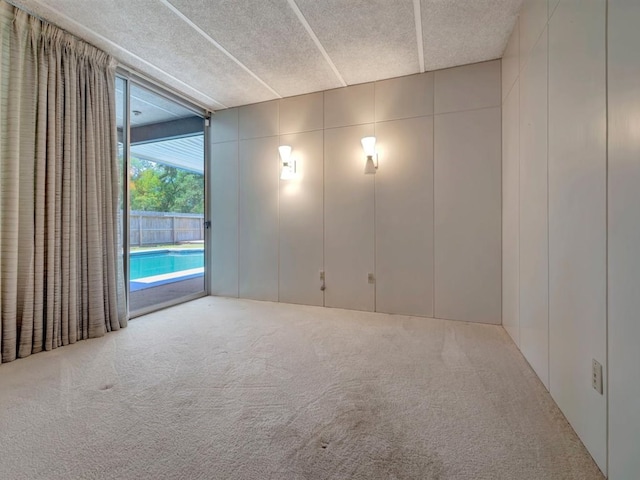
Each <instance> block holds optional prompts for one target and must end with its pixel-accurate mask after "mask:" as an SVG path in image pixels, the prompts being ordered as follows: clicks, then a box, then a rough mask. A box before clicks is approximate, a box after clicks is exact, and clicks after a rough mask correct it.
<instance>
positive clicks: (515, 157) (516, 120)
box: [502, 79, 520, 345]
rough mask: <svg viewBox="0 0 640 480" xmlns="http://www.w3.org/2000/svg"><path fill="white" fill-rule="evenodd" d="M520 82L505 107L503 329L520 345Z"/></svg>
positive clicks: (503, 107)
mask: <svg viewBox="0 0 640 480" xmlns="http://www.w3.org/2000/svg"><path fill="white" fill-rule="evenodd" d="M519 177H520V81H519V79H516V82H515V83H514V84H513V87H512V88H511V91H510V92H509V95H508V96H507V98H506V99H505V101H504V105H503V106H502V326H503V327H504V328H505V330H506V331H507V333H509V335H510V336H511V338H512V339H513V341H514V342H515V343H516V345H520V284H519V280H520V262H519V255H520V243H519V242H520V218H519V213H520V212H519V208H520V207H519V205H520V190H519V189H520V185H519Z"/></svg>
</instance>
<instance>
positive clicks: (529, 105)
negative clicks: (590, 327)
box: [519, 10, 549, 388]
mask: <svg viewBox="0 0 640 480" xmlns="http://www.w3.org/2000/svg"><path fill="white" fill-rule="evenodd" d="M545 11H546V10H545ZM545 18H546V16H545ZM547 50H548V42H547V30H546V28H545V30H544V32H543V34H542V36H541V37H540V39H539V41H538V43H537V44H536V45H535V47H534V48H533V50H532V53H531V58H530V59H529V61H528V62H527V64H526V65H525V67H524V69H523V70H522V75H521V77H520V115H521V117H520V215H519V217H520V222H519V223H520V349H521V350H522V353H523V354H524V356H525V357H526V358H527V360H528V361H529V364H530V365H531V366H532V367H533V369H534V370H535V372H536V373H537V374H538V377H540V380H542V383H544V385H545V386H546V387H547V388H549V249H548V235H547V234H548V220H549V219H548V216H547V174H548V171H547Z"/></svg>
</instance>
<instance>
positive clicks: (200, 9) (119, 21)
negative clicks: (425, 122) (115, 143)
mask: <svg viewBox="0 0 640 480" xmlns="http://www.w3.org/2000/svg"><path fill="white" fill-rule="evenodd" d="M9 1H10V2H11V3H13V4H15V5H17V6H19V7H21V8H24V9H26V10H27V11H29V12H31V13H33V14H36V15H38V16H39V17H41V18H44V19H45V20H48V21H50V22H51V23H54V24H56V25H58V26H60V27H62V28H64V29H66V30H68V31H70V32H71V33H74V34H75V35H77V36H79V37H81V38H84V39H86V40H87V41H89V42H91V43H93V44H94V45H96V46H98V47H100V48H102V49H103V50H105V51H107V52H109V53H110V54H112V55H113V56H115V57H116V58H117V59H118V60H119V61H121V62H122V63H123V64H125V65H127V66H129V67H132V68H134V69H135V70H137V71H139V72H140V73H142V74H144V75H147V76H149V77H151V78H154V79H156V80H158V81H160V82H161V83H164V84H165V85H167V86H169V87H172V88H174V89H175V90H177V91H179V92H180V93H182V94H183V95H185V96H187V97H189V98H191V99H193V100H195V101H196V102H197V103H199V104H201V105H203V106H207V107H208V108H210V109H212V110H219V109H222V108H226V107H232V106H237V105H245V104H249V103H255V102H261V101H266V100H271V99H274V98H280V97H287V96H292V95H299V94H302V93H308V92H315V91H319V90H326V89H330V88H337V87H341V86H345V85H353V84H357V83H363V82H370V81H375V80H381V79H385V78H392V77H397V76H402V75H408V74H412V73H419V72H423V71H425V70H434V69H439V68H446V67H452V66H456V65H464V64H467V63H473V62H480V61H485V60H491V59H495V58H499V57H501V56H502V53H503V51H504V48H505V45H506V43H507V39H508V36H509V34H510V32H511V30H512V28H513V25H514V22H515V20H516V17H517V15H518V12H519V10H520V6H521V3H522V0H9Z"/></svg>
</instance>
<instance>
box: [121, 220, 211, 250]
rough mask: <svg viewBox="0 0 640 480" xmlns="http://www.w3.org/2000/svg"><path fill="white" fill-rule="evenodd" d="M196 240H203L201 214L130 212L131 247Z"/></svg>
mask: <svg viewBox="0 0 640 480" xmlns="http://www.w3.org/2000/svg"><path fill="white" fill-rule="evenodd" d="M197 240H204V215H202V214H201V213H175V212H140V211H132V212H131V213H130V214H129V242H130V245H131V246H132V247H142V246H145V245H147V246H150V245H165V244H175V243H180V242H189V241H197Z"/></svg>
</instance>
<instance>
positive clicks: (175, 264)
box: [129, 248, 204, 291]
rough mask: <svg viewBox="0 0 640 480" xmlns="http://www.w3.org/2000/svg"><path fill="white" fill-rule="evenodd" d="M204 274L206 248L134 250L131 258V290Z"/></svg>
mask: <svg viewBox="0 0 640 480" xmlns="http://www.w3.org/2000/svg"><path fill="white" fill-rule="evenodd" d="M203 274H204V249H200V248H193V249H189V250H169V249H167V250H147V251H142V252H132V253H131V255H130V259H129V280H130V281H131V282H130V287H131V290H132V291H134V290H138V289H141V288H148V287H151V286H157V285H160V284H163V283H169V282H175V281H179V280H184V279H186V278H193V277H195V276H202V275H203Z"/></svg>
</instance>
